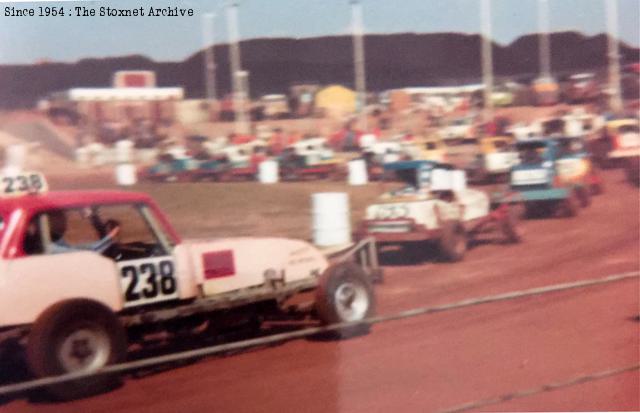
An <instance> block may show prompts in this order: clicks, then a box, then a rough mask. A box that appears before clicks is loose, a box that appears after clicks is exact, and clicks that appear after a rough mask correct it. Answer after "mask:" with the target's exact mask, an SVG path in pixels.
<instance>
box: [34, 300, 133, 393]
mask: <svg viewBox="0 0 640 413" xmlns="http://www.w3.org/2000/svg"><path fill="white" fill-rule="evenodd" d="M126 348H127V346H126V338H125V332H124V328H123V327H122V325H121V324H120V323H119V321H118V319H117V318H116V317H115V315H114V314H113V313H112V312H111V311H110V310H109V309H108V308H106V307H104V306H103V305H102V304H99V303H96V302H93V301H90V300H84V299H78V300H70V301H65V302H62V303H59V304H56V305H54V306H52V307H50V308H49V309H48V310H47V311H45V312H44V313H43V314H42V315H41V316H40V317H39V318H38V320H37V321H36V322H35V324H34V326H33V328H32V330H31V332H30V333H29V337H28V342H27V348H26V354H27V363H28V365H29V368H30V370H31V372H32V373H33V374H34V375H35V376H36V377H47V376H57V375H61V374H67V373H80V372H91V371H95V370H98V369H100V368H102V367H104V366H106V365H108V364H114V363H119V362H121V361H123V360H124V358H125V355H126ZM119 382H120V378H119V376H118V375H113V374H107V375H97V376H88V377H84V378H81V379H78V380H73V381H67V382H63V383H60V384H54V385H51V386H48V387H47V392H48V393H49V395H51V396H52V397H53V398H55V399H57V400H71V399H77V398H80V397H86V396H90V395H93V394H96V393H99V392H102V391H105V390H109V389H111V388H114V387H116V386H117V385H118V384H119Z"/></svg>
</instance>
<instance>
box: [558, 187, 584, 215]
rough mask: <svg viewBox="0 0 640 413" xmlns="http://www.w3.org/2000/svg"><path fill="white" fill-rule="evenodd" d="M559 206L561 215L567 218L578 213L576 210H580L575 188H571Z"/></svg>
mask: <svg viewBox="0 0 640 413" xmlns="http://www.w3.org/2000/svg"><path fill="white" fill-rule="evenodd" d="M560 207H561V208H562V213H563V215H564V216H565V217H567V218H572V217H575V216H577V215H578V211H579V210H580V201H579V197H578V195H577V194H576V191H575V190H572V191H571V193H570V194H569V195H568V196H567V198H566V199H564V200H563V201H562V203H561V205H560Z"/></svg>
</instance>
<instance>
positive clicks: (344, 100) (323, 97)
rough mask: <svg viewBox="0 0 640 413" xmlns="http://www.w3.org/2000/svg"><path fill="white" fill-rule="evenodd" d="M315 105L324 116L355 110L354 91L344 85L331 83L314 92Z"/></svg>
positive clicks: (348, 112) (338, 114)
mask: <svg viewBox="0 0 640 413" xmlns="http://www.w3.org/2000/svg"><path fill="white" fill-rule="evenodd" d="M315 107H316V110H317V111H320V112H322V113H324V114H325V116H331V117H337V116H341V115H346V114H351V113H354V112H355V111H356V93H355V92H354V91H353V90H351V89H348V88H346V87H344V86H340V85H331V86H327V87H325V88H324V89H322V90H320V91H319V92H318V93H317V94H316V99H315Z"/></svg>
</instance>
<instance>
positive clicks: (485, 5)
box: [480, 0, 493, 122]
mask: <svg viewBox="0 0 640 413" xmlns="http://www.w3.org/2000/svg"><path fill="white" fill-rule="evenodd" d="M480 17H481V23H482V50H481V52H482V83H484V111H483V118H484V121H485V122H489V121H490V120H491V119H492V118H493V100H492V99H491V95H492V94H493V50H492V49H493V44H492V41H491V0H482V2H481V3H480Z"/></svg>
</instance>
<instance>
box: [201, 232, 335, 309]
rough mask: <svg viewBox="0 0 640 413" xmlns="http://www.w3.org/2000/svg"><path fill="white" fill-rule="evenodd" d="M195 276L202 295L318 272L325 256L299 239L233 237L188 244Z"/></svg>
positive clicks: (287, 280) (289, 280)
mask: <svg viewBox="0 0 640 413" xmlns="http://www.w3.org/2000/svg"><path fill="white" fill-rule="evenodd" d="M188 247H189V251H190V256H191V265H192V267H193V269H194V274H195V277H196V278H195V279H196V282H197V283H198V284H201V285H202V288H203V292H204V295H205V296H209V295H215V294H220V293H226V292H231V291H235V290H241V289H243V288H250V287H257V286H260V285H263V284H264V283H265V282H267V281H283V282H292V281H297V280H301V279H304V278H308V277H313V276H318V275H320V274H321V273H322V272H323V271H324V270H325V269H326V268H327V267H328V262H327V260H326V258H325V257H324V256H323V255H322V254H321V253H320V252H319V251H318V250H316V249H315V248H313V247H312V246H310V245H309V244H307V243H305V242H303V241H296V240H288V239H279V238H264V239H252V238H237V239H221V240H215V241H194V242H191V243H189V244H188Z"/></svg>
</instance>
